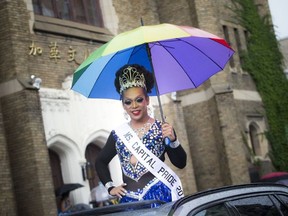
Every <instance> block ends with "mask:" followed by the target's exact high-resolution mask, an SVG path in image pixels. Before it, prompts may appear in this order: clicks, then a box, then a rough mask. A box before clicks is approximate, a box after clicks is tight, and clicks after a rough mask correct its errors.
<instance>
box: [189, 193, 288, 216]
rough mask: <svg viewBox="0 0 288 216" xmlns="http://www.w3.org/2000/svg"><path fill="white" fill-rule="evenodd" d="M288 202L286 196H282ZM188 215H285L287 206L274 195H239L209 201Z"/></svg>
mask: <svg viewBox="0 0 288 216" xmlns="http://www.w3.org/2000/svg"><path fill="white" fill-rule="evenodd" d="M284 198H285V201H286V202H288V197H286V196H283V198H282V199H284ZM189 215H190V216H218V215H219V216H220V215H221V216H235V215H237V216H255V215H257V216H258V215H259V216H261V215H265V216H285V215H288V213H287V206H285V204H284V203H282V201H281V200H279V198H277V196H275V195H273V194H272V195H269V194H265V195H257V196H255V195H254V196H240V197H238V198H235V197H234V198H233V199H229V200H227V199H223V200H222V201H219V200H218V201H217V202H216V203H214V204H213V203H209V204H207V205H206V207H205V206H202V207H201V208H199V210H194V211H193V212H190V214H189Z"/></svg>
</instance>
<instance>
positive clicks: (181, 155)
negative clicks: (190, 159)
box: [166, 145, 187, 169]
mask: <svg viewBox="0 0 288 216" xmlns="http://www.w3.org/2000/svg"><path fill="white" fill-rule="evenodd" d="M166 152H167V155H168V157H169V159H170V161H171V163H172V164H173V165H174V166H176V167H177V168H179V169H183V168H184V167H185V166H186V162H187V155H186V152H185V150H184V149H183V147H182V146H181V145H178V146H177V147H176V148H172V147H169V146H166Z"/></svg>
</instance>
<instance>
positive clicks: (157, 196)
mask: <svg viewBox="0 0 288 216" xmlns="http://www.w3.org/2000/svg"><path fill="white" fill-rule="evenodd" d="M161 126H162V123H161V122H160V121H159V120H155V122H154V123H153V124H152V125H151V127H150V129H149V130H148V131H147V133H146V134H145V135H144V136H143V137H142V142H143V144H144V145H145V146H146V148H147V149H149V150H150V152H152V153H153V154H154V155H156V156H157V157H159V159H160V160H162V161H164V160H165V156H164V155H165V153H167V155H168V157H169V159H170V161H171V162H172V164H173V165H174V166H176V167H178V168H180V169H181V168H184V167H185V166H186V153H185V151H184V149H183V148H182V146H181V145H180V146H178V147H177V148H174V149H172V148H170V147H168V146H166V145H165V144H163V136H162V130H161ZM116 154H118V156H119V159H120V164H121V168H122V173H123V182H125V183H126V184H127V186H126V187H125V189H126V190H127V194H126V196H123V197H122V198H121V200H120V202H121V203H125V202H133V201H137V200H159V201H163V202H170V201H171V200H172V196H171V191H170V189H169V188H168V187H167V186H166V185H165V184H164V183H162V182H161V181H160V180H158V179H157V178H156V177H155V176H154V175H153V174H152V173H151V172H149V171H148V170H147V169H146V168H145V166H143V165H142V164H141V163H140V162H137V163H136V164H134V165H132V164H131V162H130V160H131V156H132V154H131V152H130V151H129V150H128V149H127V147H126V146H125V144H124V143H123V142H122V141H121V140H120V139H119V137H118V136H117V134H116V133H115V131H112V132H111V134H110V136H109V138H108V140H107V142H106V145H105V146H104V148H103V149H102V150H101V152H100V154H99V156H98V158H97V160H96V164H95V166H96V170H97V173H98V175H99V178H100V180H101V181H102V183H103V184H104V185H105V184H106V183H107V182H109V181H112V180H111V175H110V172H109V169H108V164H109V162H110V161H111V160H112V158H113V157H114V156H115V155H116ZM155 206H157V205H153V206H152V207H155Z"/></svg>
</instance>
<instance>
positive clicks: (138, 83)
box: [119, 66, 146, 95]
mask: <svg viewBox="0 0 288 216" xmlns="http://www.w3.org/2000/svg"><path fill="white" fill-rule="evenodd" d="M119 84H120V94H121V95H122V93H123V91H124V90H126V89H128V88H131V87H142V88H144V89H145V90H146V84H145V77H144V75H143V74H140V73H139V72H138V71H137V68H135V67H131V66H128V67H127V68H124V69H123V74H122V75H121V76H120V77H119Z"/></svg>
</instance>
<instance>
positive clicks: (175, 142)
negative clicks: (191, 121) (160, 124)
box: [169, 139, 180, 148]
mask: <svg viewBox="0 0 288 216" xmlns="http://www.w3.org/2000/svg"><path fill="white" fill-rule="evenodd" d="M179 145H180V142H179V141H178V139H176V140H175V141H174V142H171V143H170V144H169V146H170V147H171V148H177V147H178V146H179Z"/></svg>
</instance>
